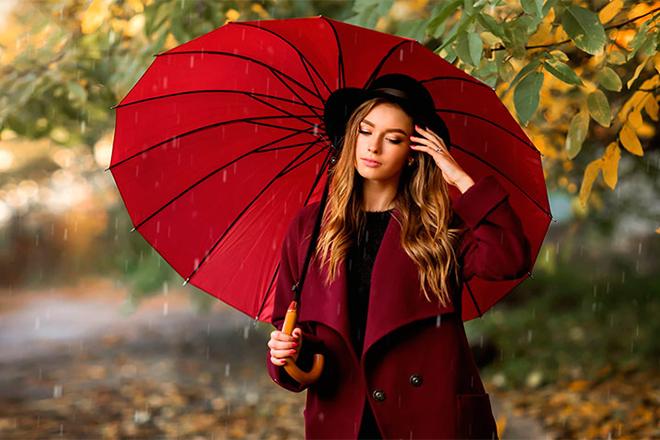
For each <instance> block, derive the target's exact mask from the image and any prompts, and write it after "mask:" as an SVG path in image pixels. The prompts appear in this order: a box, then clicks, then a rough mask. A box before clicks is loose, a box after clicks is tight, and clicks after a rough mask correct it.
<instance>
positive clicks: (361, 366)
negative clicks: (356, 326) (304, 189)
mask: <svg viewBox="0 0 660 440" xmlns="http://www.w3.org/2000/svg"><path fill="white" fill-rule="evenodd" d="M319 206H320V203H319V202H316V203H313V204H310V205H308V206H306V207H303V208H302V209H301V210H300V212H299V213H298V214H297V215H296V216H295V218H294V220H293V221H292V223H291V226H290V227H289V229H288V232H287V235H286V238H285V240H284V243H283V248H282V260H281V263H280V269H279V276H278V281H277V290H276V295H275V304H274V310H273V319H272V323H273V325H274V326H275V327H276V328H277V329H279V330H281V329H282V324H283V322H284V316H285V314H286V308H287V306H288V305H289V302H290V301H291V299H292V294H293V292H292V291H291V286H292V285H293V284H294V283H295V282H296V281H297V279H298V277H299V275H300V272H301V268H302V264H303V262H304V257H305V251H306V249H307V246H308V244H309V239H310V235H311V232H312V229H313V223H314V219H315V218H316V214H317V213H318V210H319ZM453 209H454V212H455V213H456V214H457V215H458V220H459V221H462V222H464V223H465V224H466V225H467V226H468V227H469V228H468V230H467V232H466V233H465V234H464V235H463V237H462V239H461V241H460V244H459V245H458V246H459V256H460V258H461V260H460V261H461V263H460V268H461V276H462V279H463V280H466V279H469V278H470V277H472V276H474V275H477V276H479V277H481V278H483V279H490V280H497V279H506V278H519V277H521V276H522V275H524V274H526V273H527V272H528V271H529V270H530V256H529V255H530V252H529V246H528V242H527V240H526V239H525V236H524V235H523V233H522V225H521V222H520V219H519V218H518V217H517V216H516V214H515V212H514V211H513V209H512V208H511V206H510V204H509V202H508V194H507V192H506V190H505V189H504V188H503V187H502V186H501V185H500V184H499V182H498V181H497V180H496V179H495V178H494V177H492V176H488V177H485V178H483V179H481V180H480V181H478V182H477V183H475V184H474V185H473V186H472V187H470V188H469V189H468V190H467V191H466V192H465V193H463V194H461V195H460V196H459V198H458V199H457V200H456V201H455V202H454V204H453ZM393 213H394V214H395V215H396V214H397V210H396V209H395V210H394V211H393ZM400 231H401V229H400V225H399V223H398V221H396V219H395V218H392V219H390V222H389V223H388V226H387V229H386V230H385V235H384V236H383V240H382V242H381V245H380V248H379V249H378V253H377V255H376V259H375V262H374V266H373V272H372V277H371V287H370V289H371V290H370V299H369V306H368V314H367V323H366V330H365V337H364V346H363V350H362V353H363V356H362V358H361V359H360V361H358V358H357V356H356V354H355V352H354V350H353V347H352V343H351V339H350V334H349V321H348V304H347V301H348V298H347V286H346V272H345V268H344V267H341V268H340V270H339V273H338V277H337V278H336V279H335V281H334V282H333V283H332V284H331V285H330V286H329V287H328V288H326V287H323V285H322V278H321V276H325V269H324V270H323V274H321V273H320V271H319V267H318V264H312V262H310V264H309V268H308V272H307V277H306V279H305V282H304V285H303V290H302V299H301V304H300V309H299V315H298V326H299V327H301V329H302V330H303V345H302V349H301V352H300V354H299V357H298V365H300V366H301V367H303V369H305V370H308V369H309V366H310V365H311V360H312V355H313V353H315V352H320V353H323V354H324V355H325V367H324V370H323V373H322V374H321V376H320V378H319V380H318V381H317V382H316V383H314V384H312V385H310V386H309V387H303V386H301V385H300V384H298V383H297V382H296V381H295V380H293V379H292V378H291V377H290V376H289V375H288V374H287V373H286V371H285V370H284V367H280V366H275V365H273V364H272V363H271V362H270V350H268V352H267V356H266V362H267V368H268V373H269V374H270V376H271V377H272V379H273V380H274V381H275V382H276V383H277V384H279V385H280V386H282V387H283V388H285V389H287V390H290V391H293V392H301V391H303V390H304V389H306V388H307V390H308V391H307V399H306V405H305V409H304V419H305V438H327V439H356V438H357V435H358V430H359V428H360V422H361V416H362V408H363V405H364V403H365V399H367V400H368V403H369V405H371V408H372V410H373V413H374V416H375V419H376V421H377V424H378V426H379V429H380V431H381V432H382V433H383V435H384V437H385V438H388V439H390V438H397V439H398V438H402V439H410V438H423V439H440V438H497V432H496V426H495V421H494V418H493V414H492V411H491V407H490V399H489V395H488V394H487V393H486V392H485V390H484V387H483V384H482V382H481V379H480V377H479V371H478V369H477V367H476V365H475V362H474V358H473V356H472V352H471V350H470V347H469V345H468V341H467V338H466V336H465V332H464V330H463V327H462V326H461V325H460V322H459V321H457V319H458V317H457V315H456V314H455V313H452V312H454V308H453V305H452V304H449V305H448V306H447V307H444V308H440V307H438V305H437V303H430V302H428V301H427V300H426V299H425V298H424V296H423V294H422V292H421V288H420V284H419V279H418V268H417V267H416V265H415V263H414V262H413V260H412V259H410V257H408V255H407V254H406V253H405V251H404V250H403V248H402V247H401V245H400V241H399V240H400ZM303 234H304V237H305V239H303V238H302V237H303ZM454 288H458V287H456V286H454ZM433 299H435V298H433Z"/></svg>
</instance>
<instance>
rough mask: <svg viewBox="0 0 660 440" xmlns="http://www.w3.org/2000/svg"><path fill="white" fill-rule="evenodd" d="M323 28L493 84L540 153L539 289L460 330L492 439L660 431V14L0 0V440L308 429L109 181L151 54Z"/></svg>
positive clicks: (235, 329)
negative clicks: (493, 428) (250, 25)
mask: <svg viewBox="0 0 660 440" xmlns="http://www.w3.org/2000/svg"><path fill="white" fill-rule="evenodd" d="M318 14H323V15H325V16H327V17H331V18H334V19H337V20H343V21H347V22H350V23H353V24H358V25H361V26H365V27H370V28H374V29H377V30H379V31H384V32H390V33H393V34H396V35H403V36H407V37H410V38H415V39H417V40H418V41H420V42H421V43H422V44H424V45H426V46H427V47H429V48H430V49H432V50H434V51H435V52H436V53H437V54H438V55H439V56H442V57H443V58H445V59H446V60H447V61H449V62H451V63H453V64H455V65H456V66H458V67H459V68H461V69H463V70H465V71H467V72H468V73H470V74H472V75H474V76H476V77H478V78H479V79H481V80H482V81H485V82H487V83H488V84H491V85H492V86H493V87H495V89H496V91H497V93H498V95H499V96H500V97H501V99H502V100H503V102H504V103H505V104H506V105H507V107H508V109H509V111H510V112H511V113H512V114H513V115H515V116H516V117H517V118H518V120H519V121H520V122H521V124H523V127H524V128H525V130H526V132H527V134H528V136H529V137H530V139H532V141H533V142H534V144H535V145H536V146H537V148H538V149H539V151H540V152H541V153H542V154H543V164H544V169H545V172H546V181H547V186H548V194H549V197H550V202H551V210H552V212H553V216H554V220H553V222H552V223H551V226H550V230H549V233H548V236H547V238H546V241H545V242H544V245H543V247H542V249H541V252H540V253H539V255H538V258H537V260H536V265H535V267H534V270H533V277H532V278H530V279H528V280H527V281H525V282H524V283H523V284H521V285H520V286H518V287H517V288H516V289H515V290H514V292H513V293H511V294H510V295H509V296H508V297H507V298H506V299H505V300H504V301H502V302H501V303H499V304H498V305H497V306H496V307H495V308H494V309H492V310H491V311H490V312H489V313H487V314H486V315H485V316H484V317H483V318H481V319H477V320H473V321H470V322H468V323H467V324H466V328H467V330H468V334H469V338H470V341H471V344H472V346H473V350H474V353H475V356H476V359H477V361H478V363H479V366H480V368H481V371H482V376H483V379H484V382H485V384H486V388H487V391H488V392H489V393H490V394H491V396H492V397H491V398H492V401H493V406H494V412H495V415H496V419H497V423H498V429H499V431H500V433H501V436H502V437H503V438H577V437H580V438H660V427H659V424H658V420H660V405H659V402H660V386H659V385H660V379H659V378H660V375H659V374H658V373H659V368H658V367H659V364H658V362H659V360H660V357H659V356H658V355H659V354H660V342H658V338H657V335H658V334H660V321H659V320H658V318H657V317H658V316H659V315H660V307H659V305H658V304H659V303H658V297H659V294H660V277H659V276H658V268H660V194H659V186H660V177H659V171H660V145H659V136H658V130H657V129H658V125H659V124H658V94H657V91H658V85H659V83H660V80H659V74H660V55H659V54H658V45H659V44H660V38H659V36H658V35H659V34H660V32H659V31H658V20H659V19H660V2H658V1H655V2H653V1H652V2H628V1H621V0H614V1H610V2H608V1H589V2H582V1H558V0H554V1H553V0H547V1H545V2H543V1H540V0H521V1H520V2H513V1H511V2H510V1H484V0H479V1H476V2H474V1H472V0H461V1H457V0H448V1H430V0H408V1H403V0H377V1H376V0H355V1H338V0H327V1H322V0H309V1H295V0H269V1H192V0H187V1H184V0H163V1H149V0H123V1H122V0H93V1H75V0H57V1H55V0H42V1H29V0H28V1H12V0H2V1H0V69H1V70H0V72H1V73H0V437H2V438H34V437H55V436H57V437H68V438H100V437H128V436H131V437H155V436H166V437H170V436H172V437H173V436H186V437H193V438H259V439H261V438H273V439H276V438H302V437H303V433H304V431H303V419H302V408H303V405H304V398H305V397H304V393H302V394H294V393H290V392H288V391H285V390H283V389H281V388H279V387H278V386H277V385H276V384H274V383H273V382H272V381H271V379H270V377H269V376H268V374H267V372H266V369H265V365H266V360H267V356H266V355H267V346H266V343H267V341H268V339H269V333H270V331H271V330H272V328H271V327H270V326H269V325H266V324H264V323H259V322H255V321H254V320H252V319H251V318H249V317H247V316H245V315H243V314H242V313H240V312H238V311H236V310H234V309H232V308H231V307H229V306H226V305H225V304H222V303H221V302H219V301H218V300H216V299H215V298H213V297H211V296H210V295H208V294H207V293H205V292H203V291H200V290H198V289H196V288H195V287H193V286H190V285H186V286H183V285H182V284H183V279H182V277H181V276H180V275H179V274H177V273H176V272H174V271H173V270H172V269H171V268H170V267H169V266H168V264H167V263H166V262H165V261H164V260H163V259H162V258H161V257H160V256H159V255H158V254H157V253H156V252H154V251H153V250H152V249H151V247H150V246H149V245H148V243H147V242H146V241H145V240H144V239H143V238H142V237H141V236H140V235H139V234H138V233H136V232H133V233H131V232H130V230H131V228H132V226H133V224H132V223H131V220H130V218H129V217H128V215H127V213H126V210H125V207H124V205H123V202H122V200H121V198H120V195H119V193H118V191H117V189H116V187H115V185H114V181H113V179H112V176H111V174H110V172H109V171H104V170H105V168H106V167H107V166H108V165H109V161H110V154H111V149H112V132H113V128H114V110H112V109H111V106H112V105H114V104H116V103H118V102H119V101H120V100H121V98H122V97H123V96H124V95H125V94H126V93H127V92H128V90H130V88H131V87H132V85H133V84H135V82H136V81H137V80H138V78H139V77H140V75H141V74H142V73H143V72H144V71H145V70H146V68H147V67H148V66H149V64H150V63H151V61H152V60H153V55H154V54H156V53H159V52H161V51H164V50H166V49H169V48H172V47H174V46H177V45H179V44H182V43H184V42H186V41H189V40H191V39H193V38H195V37H197V36H200V35H202V34H204V33H207V32H209V31H211V30H213V29H215V28H217V27H219V26H221V25H223V24H224V23H226V22H227V21H234V20H241V21H243V20H256V19H270V18H286V17H304V16H312V15H318ZM599 32H603V33H604V35H605V36H606V40H604V42H601V43H600V47H599V48H597V49H598V50H593V48H592V47H586V45H588V44H592V43H593V41H592V42H589V41H586V40H588V39H589V38H588V37H589V36H593V35H596V34H598V33H599ZM548 53H549V54H550V56H549V57H548V56H547V55H548ZM530 72H541V73H542V75H543V80H542V81H541V84H538V82H535V81H526V80H525V79H526V78H527V75H529V74H530ZM521 96H528V97H529V96H531V97H532V98H533V99H527V100H525V99H519V97H521Z"/></svg>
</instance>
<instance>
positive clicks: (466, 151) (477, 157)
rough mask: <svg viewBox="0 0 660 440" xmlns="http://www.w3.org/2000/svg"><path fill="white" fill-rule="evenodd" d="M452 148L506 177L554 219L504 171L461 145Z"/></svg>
mask: <svg viewBox="0 0 660 440" xmlns="http://www.w3.org/2000/svg"><path fill="white" fill-rule="evenodd" d="M450 147H456V148H457V149H458V150H460V151H462V152H463V153H465V154H467V155H469V156H472V157H474V158H475V159H477V160H478V161H479V162H481V163H483V164H486V166H488V167H489V168H491V169H492V170H494V171H495V172H497V173H498V174H499V175H501V176H502V177H504V178H505V179H506V180H508V181H509V182H511V184H512V185H513V186H515V187H516V188H518V190H519V191H520V192H521V193H523V194H524V195H525V197H527V198H528V199H529V200H531V201H532V203H534V205H535V206H536V207H537V208H539V209H540V210H541V211H542V212H544V213H545V214H546V215H548V216H550V217H552V214H550V213H549V212H548V211H546V210H545V209H544V208H543V207H542V206H541V205H540V204H539V203H538V202H537V201H536V200H534V198H533V197H532V196H530V195H529V194H527V191H525V190H524V189H522V188H521V187H520V185H518V184H517V183H516V182H514V181H513V180H511V178H510V177H509V176H507V175H506V174H504V173H503V172H502V171H500V170H499V169H498V168H497V167H495V166H493V165H492V164H490V163H489V162H486V161H485V160H483V159H482V158H481V157H479V156H478V155H476V154H474V153H472V152H471V151H468V150H466V149H465V148H463V147H461V146H459V145H457V144H454V143H452V144H450Z"/></svg>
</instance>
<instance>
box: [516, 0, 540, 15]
mask: <svg viewBox="0 0 660 440" xmlns="http://www.w3.org/2000/svg"><path fill="white" fill-rule="evenodd" d="M520 5H521V6H522V8H523V11H525V12H526V13H528V14H529V15H532V16H534V17H543V12H542V11H541V7H542V5H543V0H520Z"/></svg>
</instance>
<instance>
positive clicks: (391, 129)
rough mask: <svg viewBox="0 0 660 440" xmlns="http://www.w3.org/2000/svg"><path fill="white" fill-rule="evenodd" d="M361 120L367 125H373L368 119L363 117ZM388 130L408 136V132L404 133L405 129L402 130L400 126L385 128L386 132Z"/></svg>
mask: <svg viewBox="0 0 660 440" xmlns="http://www.w3.org/2000/svg"><path fill="white" fill-rule="evenodd" d="M362 122H364V123H365V124H367V125H371V126H372V127H375V125H374V123H373V122H371V121H368V120H367V119H363V120H362ZM388 131H396V132H399V133H401V134H402V135H404V136H408V133H406V132H405V130H403V129H402V128H390V129H388V130H385V132H388Z"/></svg>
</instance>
